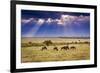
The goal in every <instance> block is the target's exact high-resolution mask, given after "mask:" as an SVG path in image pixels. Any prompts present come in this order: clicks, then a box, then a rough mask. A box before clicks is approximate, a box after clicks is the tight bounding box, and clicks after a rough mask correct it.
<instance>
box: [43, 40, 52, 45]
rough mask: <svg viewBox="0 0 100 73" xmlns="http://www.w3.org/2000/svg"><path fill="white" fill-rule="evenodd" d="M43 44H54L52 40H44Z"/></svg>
mask: <svg viewBox="0 0 100 73" xmlns="http://www.w3.org/2000/svg"><path fill="white" fill-rule="evenodd" d="M43 44H45V45H47V46H49V45H51V44H53V43H52V41H51V40H46V41H44V42H43Z"/></svg>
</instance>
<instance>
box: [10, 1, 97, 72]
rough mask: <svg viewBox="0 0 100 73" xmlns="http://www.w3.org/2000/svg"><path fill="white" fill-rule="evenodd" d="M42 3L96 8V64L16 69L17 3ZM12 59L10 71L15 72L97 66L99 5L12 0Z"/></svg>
mask: <svg viewBox="0 0 100 73" xmlns="http://www.w3.org/2000/svg"><path fill="white" fill-rule="evenodd" d="M18 4H19V5H42V6H54V7H71V8H86V9H93V10H94V42H95V43H94V64H87V65H73V66H57V67H40V68H24V69H16V49H17V48H16V5H18ZM10 41H11V45H10V46H11V51H10V52H11V61H10V64H11V66H10V69H11V70H10V71H11V72H12V73H13V72H29V71H45V70H59V69H60V70H61V69H79V68H91V67H97V6H94V5H79V4H61V3H46V2H33V1H32V2H31V1H11V37H10Z"/></svg>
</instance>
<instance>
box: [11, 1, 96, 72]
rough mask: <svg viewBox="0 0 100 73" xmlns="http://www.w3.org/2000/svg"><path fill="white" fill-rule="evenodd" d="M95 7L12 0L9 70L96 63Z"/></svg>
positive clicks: (42, 68)
mask: <svg viewBox="0 0 100 73" xmlns="http://www.w3.org/2000/svg"><path fill="white" fill-rule="evenodd" d="M96 30H97V7H96V6H93V5H77V4H60V3H45V2H31V1H11V72H26V71H42V70H58V69H76V68H89V67H96V66H97V31H96Z"/></svg>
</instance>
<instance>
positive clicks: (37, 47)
mask: <svg viewBox="0 0 100 73" xmlns="http://www.w3.org/2000/svg"><path fill="white" fill-rule="evenodd" d="M48 41H49V42H48ZM66 45H67V46H68V47H69V49H63V50H61V48H62V47H64V46H66ZM44 46H45V47H46V49H43V47H44ZM54 47H56V48H57V50H54ZM70 47H74V48H73V49H71V48H70ZM89 59H90V40H89V38H22V42H21V62H22V63H27V62H49V61H72V60H89Z"/></svg>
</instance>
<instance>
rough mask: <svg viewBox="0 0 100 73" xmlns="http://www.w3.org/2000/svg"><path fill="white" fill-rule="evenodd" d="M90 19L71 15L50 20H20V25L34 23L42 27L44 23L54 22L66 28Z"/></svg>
mask: <svg viewBox="0 0 100 73" xmlns="http://www.w3.org/2000/svg"><path fill="white" fill-rule="evenodd" d="M89 20H90V17H89V16H83V15H80V16H73V15H65V14H63V15H61V16H60V18H59V19H58V18H56V19H52V18H47V19H43V18H37V19H36V18H29V19H22V20H21V22H22V24H27V23H29V22H35V23H36V24H37V25H42V24H44V23H48V24H52V23H53V22H55V24H58V25H62V26H66V25H71V24H72V23H75V24H76V23H77V24H79V23H80V22H86V21H89Z"/></svg>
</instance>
